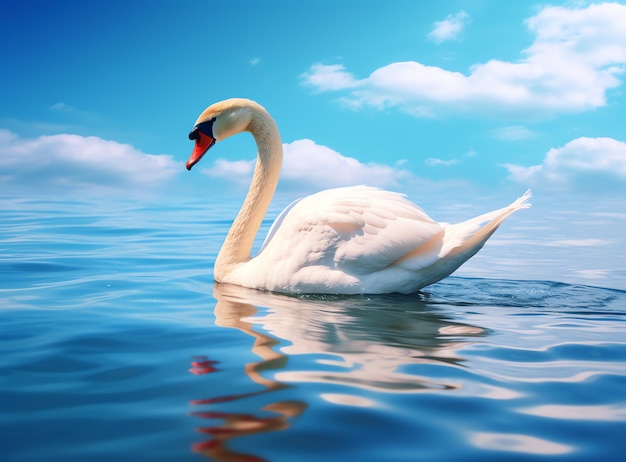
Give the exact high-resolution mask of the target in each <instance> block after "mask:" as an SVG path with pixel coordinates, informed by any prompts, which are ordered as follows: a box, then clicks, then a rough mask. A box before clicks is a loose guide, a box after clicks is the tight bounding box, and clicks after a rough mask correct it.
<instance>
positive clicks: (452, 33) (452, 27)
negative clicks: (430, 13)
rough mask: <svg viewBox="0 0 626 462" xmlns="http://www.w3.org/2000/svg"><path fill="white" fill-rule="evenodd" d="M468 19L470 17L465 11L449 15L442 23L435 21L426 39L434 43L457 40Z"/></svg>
mask: <svg viewBox="0 0 626 462" xmlns="http://www.w3.org/2000/svg"><path fill="white" fill-rule="evenodd" d="M469 19H470V17H469V15H468V14H467V13H466V12H465V11H459V12H458V13H456V14H450V15H448V16H447V17H446V19H444V20H443V21H437V22H436V23H435V26H434V28H433V30H432V31H430V32H429V34H428V36H427V37H428V39H429V40H432V41H433V42H435V43H441V42H445V41H447V40H457V39H458V38H459V35H461V32H463V29H464V28H465V26H466V25H467V23H468V22H469Z"/></svg>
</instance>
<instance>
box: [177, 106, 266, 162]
mask: <svg viewBox="0 0 626 462" xmlns="http://www.w3.org/2000/svg"><path fill="white" fill-rule="evenodd" d="M259 110H261V111H263V112H265V109H263V108H262V107H261V106H260V105H258V104H257V103H255V102H254V101H251V100H249V99H243V98H232V99H227V100H225V101H222V102H219V103H216V104H213V105H212V106H209V107H208V108H206V109H205V110H204V112H203V113H202V114H200V117H198V120H196V123H195V125H194V127H193V129H192V130H191V132H189V139H190V140H194V141H195V143H196V144H195V146H194V148H193V152H192V153H191V156H190V157H189V160H188V161H187V170H191V167H193V166H194V165H196V164H197V163H198V162H199V161H200V159H202V156H204V154H206V152H207V151H208V150H209V149H210V148H211V147H212V146H213V145H214V144H215V143H217V142H218V141H222V140H224V139H226V138H228V137H229V136H232V135H236V134H237V133H241V132H243V131H246V130H248V131H249V130H250V123H251V121H252V119H253V116H254V113H255V112H258V111H259Z"/></svg>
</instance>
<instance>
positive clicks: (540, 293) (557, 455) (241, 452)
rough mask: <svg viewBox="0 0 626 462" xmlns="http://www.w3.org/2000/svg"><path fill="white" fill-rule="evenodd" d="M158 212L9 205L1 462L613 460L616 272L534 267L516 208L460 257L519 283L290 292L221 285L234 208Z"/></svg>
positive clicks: (617, 438)
mask: <svg viewBox="0 0 626 462" xmlns="http://www.w3.org/2000/svg"><path fill="white" fill-rule="evenodd" d="M149 204H150V203H149V202H147V203H146V202H142V201H131V200H128V201H121V200H118V201H117V202H115V203H110V204H106V205H103V203H102V202H93V201H92V202H89V201H84V202H78V201H77V202H73V203H67V202H61V201H58V202H55V201H52V200H48V201H35V200H15V199H11V200H8V199H7V200H3V201H1V205H2V207H1V208H0V223H1V227H0V329H1V330H0V334H1V335H0V355H1V356H0V357H1V358H2V360H1V361H0V427H1V428H0V450H1V454H2V456H1V459H2V460H3V461H64V462H65V461H84V460H90V461H108V460H118V461H119V460H151V461H154V460H164V461H173V460H176V461H184V460H207V459H209V460H216V461H259V460H266V461H295V460H297V461H319V460H328V461H335V460H337V461H343V460H359V461H415V460H429V461H439V460H441V461H450V460H463V461H474V460H476V461H491V460H507V461H517V460H551V461H565V460H567V461H570V460H572V461H575V460H580V461H588V460H621V459H622V458H623V456H624V436H625V435H626V323H625V321H626V291H624V290H617V289H623V287H624V286H623V285H622V283H623V280H621V279H614V280H613V282H614V284H613V285H614V286H615V287H617V289H612V288H610V286H611V282H612V280H608V281H607V280H606V279H605V280H604V284H603V285H604V286H605V287H603V288H598V287H594V286H592V285H587V284H583V283H582V282H584V281H579V282H576V281H574V282H572V281H571V280H570V281H569V282H567V283H563V282H551V281H558V280H563V279H567V278H566V272H565V270H564V271H563V272H562V274H559V272H558V271H557V270H555V268H558V267H559V265H561V263H563V264H562V265H561V267H562V268H567V267H568V265H570V266H571V265H574V264H575V263H572V262H573V261H574V258H572V259H571V261H563V262H561V263H559V262H557V263H555V264H554V265H553V267H552V270H554V271H553V272H552V274H554V279H551V280H543V278H542V280H533V279H532V278H529V277H528V276H529V274H532V273H533V270H532V268H531V269H530V270H529V269H528V268H526V267H525V266H524V263H523V261H524V259H525V260H526V265H527V266H528V267H532V265H535V274H538V275H542V274H545V273H546V272H549V271H548V269H546V265H548V266H549V263H550V262H549V261H547V260H545V261H544V260H540V259H538V257H537V255H538V254H541V255H543V256H544V257H545V258H546V259H547V258H548V255H549V254H550V252H549V250H550V247H546V246H544V247H541V249H540V250H536V251H533V250H532V249H526V250H524V251H523V252H522V251H520V253H519V255H518V257H519V261H520V267H519V270H517V269H516V267H514V266H511V264H510V262H511V261H512V259H514V258H513V256H512V255H509V256H508V257H507V258H508V260H507V261H503V254H502V249H503V248H505V247H507V248H508V246H505V245H503V244H506V243H507V242H508V241H507V240H511V241H514V240H521V239H522V238H523V232H522V231H523V228H522V227H521V224H522V223H527V222H524V220H522V219H521V217H522V215H521V214H520V215H519V217H520V219H519V221H517V222H513V223H511V224H510V225H508V224H507V226H509V228H508V231H505V230H501V231H499V232H498V233H501V235H502V239H501V240H500V241H498V240H497V237H496V236H498V233H496V236H494V239H496V240H495V242H494V244H493V245H491V247H490V245H489V244H488V246H487V247H486V248H485V249H484V252H481V254H479V256H477V257H475V260H474V261H475V263H472V264H473V265H474V268H478V267H482V268H488V269H491V270H493V271H496V270H498V271H500V274H501V275H506V276H510V275H511V274H512V275H513V276H516V274H517V273H516V271H519V273H520V278H517V277H506V278H502V277H500V278H496V277H489V278H484V277H471V274H472V273H471V271H472V266H471V265H470V266H468V268H469V270H465V271H466V272H465V273H463V272H461V273H460V276H455V277H451V278H448V279H446V280H444V281H442V282H440V283H438V284H435V285H433V286H430V287H428V288H427V289H425V290H424V291H422V292H421V293H419V294H415V295H411V296H399V295H387V296H357V297H343V296H315V297H314V296H299V297H290V296H282V295H274V294H266V293H260V292H255V291H250V290H243V289H239V288H236V287H229V286H215V287H214V284H213V280H212V265H213V260H214V258H215V255H216V253H217V251H218V249H219V246H220V244H221V240H222V239H223V236H224V234H225V232H226V230H227V229H228V225H229V221H230V219H231V218H232V213H233V210H234V209H235V205H234V204H224V205H219V204H218V203H217V202H214V203H208V204H201V203H198V204H195V203H194V204H184V205H181V204H177V205H176V206H168V205H166V204H154V205H149ZM516 217H517V215H516ZM529 217H532V215H529ZM511 221H513V220H511ZM516 223H517V226H518V227H516ZM268 225H269V223H265V227H267V226H268ZM544 234H545V233H544ZM596 240H597V241H599V240H598V239H596ZM561 241H563V240H561ZM561 241H559V242H561ZM570 241H571V242H574V241H572V240H570ZM606 241H607V242H608V241H609V240H608V239H607V240H606ZM563 242H565V241H563ZM568 242H569V241H568ZM575 242H578V243H581V242H582V243H583V244H585V243H589V242H596V241H581V240H580V239H579V240H577V241H575ZM600 250H601V249H600ZM533 252H534V253H533ZM518 257H516V258H515V259H518ZM563 258H565V257H563ZM596 258H598V257H596ZM538 262H539V263H538ZM542 262H543V263H542ZM599 264H600V263H599ZM498 268H500V269H498ZM506 268H508V269H509V272H508V273H507V272H506V271H504V269H506ZM525 268H526V269H525ZM594 268H596V267H593V268H592V270H593V269H594ZM608 269H610V268H608ZM608 269H607V268H604V270H607V271H608ZM622 269H623V267H622V268H618V270H619V271H618V272H617V273H616V274H617V275H619V274H624V273H623V270H622ZM467 271H469V275H468V273H467ZM594 271H595V272H594ZM594 271H591V272H585V270H584V268H583V269H582V270H580V273H579V274H581V275H592V276H597V275H604V276H606V275H607V274H610V273H607V272H606V271H605V272H598V271H596V270H594ZM620 271H622V272H621V273H620ZM477 274H480V271H477ZM572 274H574V273H572ZM522 276H523V277H522ZM560 276H563V277H562V279H559V277H560ZM607 286H609V287H607Z"/></svg>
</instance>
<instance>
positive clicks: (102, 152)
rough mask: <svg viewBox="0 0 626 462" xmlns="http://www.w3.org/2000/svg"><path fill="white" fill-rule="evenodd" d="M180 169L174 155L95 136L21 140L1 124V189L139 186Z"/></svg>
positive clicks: (147, 185) (150, 185) (149, 185)
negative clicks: (146, 150) (158, 153)
mask: <svg viewBox="0 0 626 462" xmlns="http://www.w3.org/2000/svg"><path fill="white" fill-rule="evenodd" d="M178 170H181V171H182V166H181V165H179V164H178V163H177V162H175V161H174V160H173V159H172V157H171V156H167V155H152V154H144V153H143V152H141V151H138V150H137V149H135V148H133V147H132V146H130V145H128V144H121V143H117V142H115V141H106V140H103V139H101V138H97V137H95V136H90V137H83V136H79V135H67V134H63V135H51V136H40V137H39V138H36V139H22V138H20V137H18V136H17V135H16V134H14V133H12V132H10V131H8V130H3V129H0V184H2V185H3V186H2V190H3V191H31V192H39V193H41V192H46V191H50V190H54V191H66V192H76V191H85V192H90V191H98V190H102V189H106V190H115V189H119V190H121V191H128V190H129V189H131V190H135V191H137V190H139V191H141V190H144V189H148V188H154V187H155V186H158V185H160V184H162V182H163V181H166V180H168V179H170V178H171V177H173V176H174V175H175V174H176V172H177V171H178Z"/></svg>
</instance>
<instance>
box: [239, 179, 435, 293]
mask: <svg viewBox="0 0 626 462" xmlns="http://www.w3.org/2000/svg"><path fill="white" fill-rule="evenodd" d="M290 207H291V209H290V210H288V212H287V213H286V214H284V215H283V216H281V217H279V219H278V220H277V222H276V223H275V225H273V228H272V230H271V232H270V234H269V235H268V240H267V241H266V242H265V243H264V245H263V247H262V250H261V252H260V253H259V255H257V257H255V258H254V259H252V260H251V261H250V262H248V263H246V264H245V265H242V267H241V268H239V270H238V271H236V272H235V276H236V277H237V278H238V282H236V283H237V284H239V285H247V284H249V286H252V287H254V286H256V287H259V288H265V289H267V290H274V291H289V292H318V291H319V290H320V288H321V289H323V290H324V291H325V292H328V291H330V292H333V291H336V292H340V293H360V292H363V282H364V281H365V280H367V279H370V280H371V279H372V275H373V274H378V276H379V277H380V272H381V271H385V270H387V269H388V268H389V267H390V266H392V265H394V264H399V265H402V263H403V261H404V260H405V259H407V258H409V259H411V258H412V259H420V260H422V261H423V264H424V265H428V264H430V263H432V262H434V261H435V260H436V259H437V253H438V251H439V249H440V247H441V245H440V244H435V245H427V246H425V244H428V243H429V242H431V241H433V240H435V241H441V237H442V235H443V227H442V226H441V225H440V224H439V223H437V222H435V221H434V220H433V219H431V218H430V217H429V216H428V215H427V214H426V213H425V212H424V211H423V210H422V209H421V208H419V207H418V206H417V205H415V204H413V203H412V202H410V201H408V200H407V199H406V198H405V197H404V196H403V195H401V194H398V193H394V192H390V191H384V190H380V189H377V188H372V187H367V186H354V187H347V188H337V189H329V190H326V191H322V192H319V193H317V194H313V195H311V196H308V197H305V198H304V199H301V200H300V201H298V202H297V203H294V204H292V205H291V206H290ZM420 248H422V251H421V252H419V251H418V250H417V249H420ZM411 253H413V255H409V254H411ZM399 268H401V266H399ZM229 282H232V281H229ZM246 283H247V284H246ZM367 291H370V290H369V289H368V290H367ZM377 291H380V290H377ZM395 291H398V290H395Z"/></svg>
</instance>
